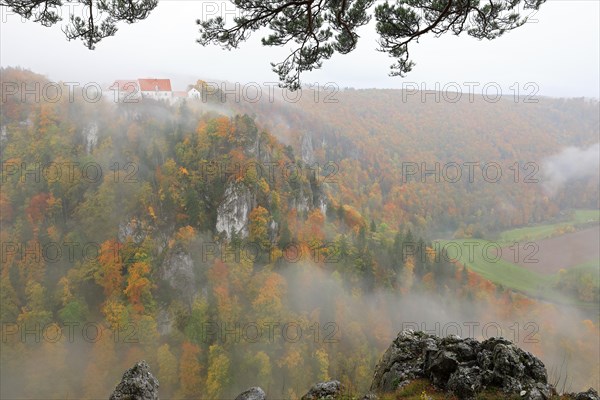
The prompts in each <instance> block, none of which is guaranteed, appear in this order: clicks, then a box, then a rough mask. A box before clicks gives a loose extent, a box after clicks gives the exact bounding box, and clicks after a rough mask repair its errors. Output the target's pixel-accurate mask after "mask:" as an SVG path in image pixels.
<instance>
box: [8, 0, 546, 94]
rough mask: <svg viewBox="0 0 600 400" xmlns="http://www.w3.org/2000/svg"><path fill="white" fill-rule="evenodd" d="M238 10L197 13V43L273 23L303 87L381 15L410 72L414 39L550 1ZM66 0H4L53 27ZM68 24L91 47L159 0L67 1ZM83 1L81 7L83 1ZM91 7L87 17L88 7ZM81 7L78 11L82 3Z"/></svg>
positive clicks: (382, 45)
mask: <svg viewBox="0 0 600 400" xmlns="http://www.w3.org/2000/svg"><path fill="white" fill-rule="evenodd" d="M231 2H232V3H233V4H234V5H235V6H236V7H237V9H238V11H239V13H238V15H237V16H236V17H235V18H233V24H228V23H227V22H228V21H226V20H225V18H223V17H222V16H217V17H215V18H209V19H207V20H204V21H202V20H197V21H196V22H197V24H198V25H199V27H200V38H199V39H197V41H198V43H200V44H201V45H203V46H206V45H209V44H218V45H220V46H222V47H223V48H225V49H233V48H237V47H238V46H239V45H240V43H241V42H243V41H245V40H247V39H248V38H249V37H250V36H251V34H252V33H253V32H255V31H257V30H259V29H261V28H267V30H268V31H269V34H268V35H267V36H266V37H264V38H262V44H263V45H264V46H287V45H289V44H292V43H293V44H294V48H293V50H292V51H291V52H290V53H289V54H288V55H287V57H285V58H284V59H283V60H281V61H279V62H275V63H271V65H272V67H273V71H274V72H276V73H277V74H278V75H279V79H280V81H281V86H283V87H287V88H289V89H291V90H296V89H298V88H300V86H301V83H300V75H301V74H302V72H305V71H311V70H313V69H318V68H320V67H321V66H322V64H323V62H324V61H325V60H328V59H330V58H331V57H332V56H333V55H334V54H335V53H339V54H348V53H350V52H351V51H353V50H354V49H355V48H356V45H357V43H358V39H359V35H358V33H357V30H358V28H360V27H362V26H363V25H366V24H367V23H369V21H370V20H371V18H372V17H373V16H374V17H375V20H376V21H377V23H376V26H375V29H376V30H377V33H378V35H379V43H378V44H379V48H378V50H380V51H383V52H386V53H388V54H389V55H390V56H391V57H393V58H395V59H396V63H394V64H393V65H392V66H391V73H390V74H391V75H392V76H395V75H399V76H403V75H404V74H406V73H407V72H410V71H411V70H412V68H413V66H414V62H413V61H412V60H411V59H410V55H409V50H408V45H409V44H410V43H411V42H416V41H418V39H419V38H421V37H422V36H424V35H427V34H433V35H435V36H438V37H439V36H441V35H443V34H445V33H453V34H455V35H460V34H461V33H465V32H466V33H467V34H468V35H470V36H473V37H475V38H477V39H489V40H491V39H495V38H497V37H499V36H501V35H503V34H504V33H506V32H507V31H510V30H512V29H515V28H518V27H520V26H521V25H523V24H524V23H525V22H527V15H524V14H526V13H527V12H528V10H529V11H532V10H538V9H539V7H540V6H541V5H542V4H543V3H545V2H546V0H489V1H481V0H393V1H391V0H390V1H388V0H385V1H375V0H270V1H267V2H265V1H263V0H231ZM63 3H67V2H66V1H63V0H0V5H2V6H5V7H8V8H10V9H11V10H12V11H13V12H15V13H17V14H19V15H21V16H22V17H24V18H27V19H30V20H33V21H34V22H38V23H40V24H42V25H44V26H51V25H54V24H56V23H57V22H59V21H60V20H61V19H62V18H61V15H62V10H61V7H62V6H63ZM68 3H69V5H70V7H69V14H70V15H69V23H68V24H67V25H66V26H64V27H63V32H64V33H65V35H66V37H67V39H68V40H75V39H79V40H82V41H83V42H84V44H85V46H86V47H87V48H89V49H91V50H93V49H94V48H95V47H96V44H97V43H98V42H100V41H101V40H102V39H104V38H106V37H109V36H113V35H114V34H115V33H116V32H117V23H119V22H126V23H130V24H131V23H135V22H138V21H140V20H143V19H145V18H146V17H147V16H148V15H149V14H150V12H151V11H152V10H153V9H154V8H155V7H156V5H157V4H158V0H77V1H68ZM77 6H80V7H77ZM82 7H83V9H84V10H86V12H85V13H83V15H87V19H86V18H82V17H81V16H80V15H82V13H81V8H82ZM78 8H79V12H78V13H77V14H75V10H77V9H78Z"/></svg>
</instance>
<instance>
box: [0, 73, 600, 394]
mask: <svg viewBox="0 0 600 400" xmlns="http://www.w3.org/2000/svg"><path fill="white" fill-rule="evenodd" d="M2 79H3V81H7V82H30V83H31V82H45V78H44V77H42V76H39V75H36V74H34V73H32V72H30V71H26V70H21V69H15V68H7V69H3V70H2ZM200 86H201V85H200ZM200 89H202V88H201V87H200ZM65 93H66V91H65ZM337 96H338V98H339V102H338V103H334V104H320V103H317V102H314V98H312V97H311V96H304V97H303V99H304V100H303V101H301V102H298V103H296V104H294V105H291V104H284V103H281V102H275V103H273V104H271V103H269V102H264V101H261V102H259V103H257V104H253V105H252V104H248V103H243V102H242V103H239V102H231V101H229V102H228V101H225V102H222V101H221V97H220V96H218V95H215V94H214V93H211V94H210V95H209V96H207V98H208V100H207V101H206V102H197V103H194V102H191V101H189V102H180V103H177V104H174V105H168V104H166V103H162V102H153V101H150V100H148V101H144V102H143V103H139V104H122V103H118V104H115V103H114V102H106V101H100V102H90V101H86V100H85V99H83V98H81V97H80V96H75V98H73V99H70V98H69V97H68V96H61V97H60V98H59V100H58V101H56V102H49V101H35V100H34V99H33V98H31V99H29V100H28V99H27V98H25V101H22V99H23V97H20V96H18V95H17V96H12V97H7V96H4V94H3V96H2V113H1V116H0V126H1V129H2V136H1V138H0V140H1V146H2V147H1V150H0V151H1V154H0V156H1V158H2V191H1V193H0V213H1V217H0V222H1V224H2V230H1V242H2V270H1V280H0V285H1V296H2V297H1V301H2V307H1V310H2V314H1V315H0V319H1V322H2V324H3V340H2V352H1V357H2V365H3V368H2V371H1V373H2V382H3V385H2V397H25V398H42V397H43V398H83V397H85V398H106V397H107V396H108V394H109V393H110V391H111V389H112V388H113V387H114V385H115V384H116V383H117V382H118V381H119V378H120V374H121V372H122V371H123V370H125V369H127V368H128V367H129V366H131V365H133V364H134V363H135V362H136V361H138V360H141V359H145V360H147V361H148V363H149V364H150V366H151V367H152V370H153V371H154V372H155V373H156V375H157V378H158V379H159V381H160V385H161V397H164V398H196V397H202V398H213V399H222V398H229V397H232V396H234V395H236V394H237V393H240V392H241V391H242V390H244V389H246V388H247V387H249V386H253V385H260V386H261V387H262V388H264V389H265V391H266V392H267V394H269V395H270V396H271V398H282V397H285V398H296V397H298V396H300V395H302V394H303V393H305V392H306V390H307V388H308V387H310V385H312V384H313V383H314V382H318V381H323V380H327V379H330V378H335V379H339V380H340V381H341V382H342V383H343V384H344V385H345V386H346V387H348V388H351V389H355V391H356V392H364V391H365V390H366V389H367V388H368V385H369V384H370V382H371V380H372V371H373V367H374V365H375V363H376V362H377V361H378V360H379V358H380V356H381V354H382V352H383V351H384V350H385V348H386V347H387V346H388V344H389V343H390V341H391V339H392V338H393V337H394V336H395V335H396V333H397V332H398V331H399V330H400V329H401V328H403V327H415V326H416V327H418V328H423V324H425V328H426V329H429V330H433V331H435V330H437V331H438V332H437V333H438V334H440V335H445V334H448V333H456V332H455V331H456V329H457V327H458V329H461V331H460V334H461V335H462V336H468V335H472V336H476V337H482V336H483V337H486V336H487V337H489V336H493V335H504V336H506V337H508V338H509V339H511V340H514V341H515V343H517V344H518V345H519V346H521V347H523V348H525V349H527V350H529V351H531V352H533V353H534V354H535V355H536V356H538V357H540V358H541V359H542V360H544V362H545V363H546V365H547V366H548V370H549V371H550V375H551V379H554V380H555V381H556V379H559V380H562V379H565V380H567V381H568V383H566V384H565V385H567V386H568V387H566V389H573V390H576V389H587V387H589V386H593V387H598V386H599V385H598V376H599V375H600V371H599V370H598V363H597V355H598V351H599V348H598V341H597V340H593V338H598V336H599V330H598V329H599V328H598V321H597V319H593V318H592V319H590V317H589V315H588V314H584V313H582V312H580V311H579V310H578V309H575V308H568V307H566V306H564V307H563V306H559V305H556V304H552V303H549V302H544V301H538V300H535V299H532V298H529V297H527V296H526V295H524V294H521V293H517V292H516V291H513V290H510V289H508V288H505V287H502V286H499V285H494V284H493V283H492V282H490V281H489V280H487V279H484V278H482V276H481V275H479V274H476V273H474V272H472V271H468V270H467V269H466V268H465V267H464V266H462V265H461V264H460V263H457V262H453V260H451V259H449V257H447V255H446V254H445V253H444V251H442V250H440V249H439V248H437V247H436V246H435V245H434V243H433V240H434V239H438V235H440V236H448V237H459V238H465V237H471V236H480V237H482V236H484V235H487V234H493V233H494V232H498V231H500V230H502V229H506V228H511V227H519V226H523V225H526V224H528V223H531V222H548V221H552V220H554V219H560V218H561V216H562V215H563V214H564V213H567V212H568V211H569V210H571V209H572V208H597V204H596V203H594V201H597V198H598V192H597V190H598V188H597V186H596V185H594V183H593V180H592V179H593V178H591V177H589V176H586V177H585V178H586V179H583V180H573V182H569V183H567V185H569V186H568V188H569V189H568V190H564V187H563V190H560V191H556V192H554V193H550V192H548V191H547V190H548V188H547V187H544V185H543V184H542V183H541V182H540V183H537V184H532V183H527V182H524V181H523V178H524V176H527V173H528V171H525V170H523V169H522V168H521V173H520V175H519V180H518V182H515V180H514V179H513V177H514V175H512V173H513V171H511V170H510V169H509V167H510V166H511V165H513V164H514V163H515V162H517V163H518V164H519V166H520V167H524V166H525V165H527V163H533V164H532V165H534V164H535V165H543V164H544V160H546V158H547V157H550V156H553V155H556V154H559V153H560V152H561V151H562V149H563V147H564V146H570V145H574V146H578V147H582V148H587V147H589V146H590V145H593V144H594V143H595V142H594V139H595V140H596V141H597V137H596V138H595V136H594V135H595V132H597V131H598V115H597V113H596V112H594V110H597V106H598V105H597V103H589V102H587V101H584V100H555V99H552V100H551V99H540V103H539V104H515V103H513V102H511V101H506V100H503V101H501V102H498V103H495V104H489V103H485V102H477V101H476V102H475V103H474V104H470V103H467V104H463V103H457V104H452V105H450V104H447V103H442V104H437V103H433V104H431V103H430V102H426V103H421V102H420V101H415V102H403V101H402V97H401V96H402V94H401V93H400V92H393V91H379V90H378V91H375V90H373V91H353V90H345V91H343V92H340V93H338V95H337ZM367 106H368V107H367ZM367 110H370V111H367ZM398 121H400V122H399V123H398ZM482 126H485V127H487V128H486V129H481V127H482ZM481 154H485V155H486V156H485V159H483V158H482V157H481ZM436 161H437V162H440V163H448V162H456V163H459V164H461V163H464V162H480V163H484V162H488V163H489V162H497V163H499V164H501V165H502V168H503V171H504V173H505V174H508V173H509V172H510V173H511V175H510V179H506V180H505V179H502V180H501V181H500V182H498V183H490V182H488V181H485V180H484V181H483V182H477V181H476V182H473V183H471V182H468V180H465V179H461V180H459V181H458V182H455V183H452V182H447V181H446V182H443V181H442V182H439V183H438V182H435V181H433V180H432V181H430V182H429V183H427V182H426V183H422V182H421V181H420V175H414V176H413V178H411V179H408V180H407V181H405V179H404V176H405V175H406V174H405V173H404V174H403V169H404V170H405V168H406V165H408V164H406V163H408V162H411V163H417V164H418V165H420V164H421V163H422V162H428V163H435V162H436ZM403 163H405V164H403ZM403 165H404V167H403ZM411 165H412V164H411ZM404 172H406V171H404ZM542 172H543V171H539V172H538V174H540V177H541V174H542ZM480 177H481V175H480V174H479V175H476V176H475V179H479V178H480ZM415 179H418V180H415ZM574 191H577V192H576V193H577V195H576V196H572V194H573V193H575V192H574ZM596 296H597V294H596ZM472 321H478V322H477V323H476V325H474V324H475V323H473V322H472ZM411 324H412V325H411ZM469 324H470V325H469ZM469 326H470V327H471V328H469V329H471V330H470V332H471V333H468V332H467V328H468V327H469ZM591 338H592V339H591ZM567 369H568V373H567V372H566V371H567ZM566 374H567V375H568V378H566V376H565V375H566ZM4 382H9V383H8V384H6V385H5V384H4ZM561 382H562V381H561ZM569 386H570V387H569Z"/></svg>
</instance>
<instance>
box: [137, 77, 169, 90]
mask: <svg viewBox="0 0 600 400" xmlns="http://www.w3.org/2000/svg"><path fill="white" fill-rule="evenodd" d="M138 82H139V83H140V89H141V90H142V91H143V92H154V91H159V92H170V91H171V80H170V79H152V78H150V79H138Z"/></svg>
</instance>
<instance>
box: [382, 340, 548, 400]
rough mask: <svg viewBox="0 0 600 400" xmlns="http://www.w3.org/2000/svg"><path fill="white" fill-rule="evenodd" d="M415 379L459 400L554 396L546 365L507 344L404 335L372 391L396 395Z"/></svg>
mask: <svg viewBox="0 0 600 400" xmlns="http://www.w3.org/2000/svg"><path fill="white" fill-rule="evenodd" d="M416 378H428V379H430V380H431V381H432V382H433V384H434V385H435V386H437V387H439V388H440V389H445V390H450V391H452V392H453V393H454V394H455V395H456V396H457V397H459V398H460V399H470V398H473V397H474V396H475V394H476V393H478V392H480V391H482V390H483V389H485V388H486V387H496V388H500V389H502V391H504V392H505V393H507V394H520V393H521V392H522V391H525V394H524V395H523V398H524V399H527V400H534V399H547V398H549V397H550V396H551V395H552V394H553V393H554V389H553V388H552V386H551V385H549V384H548V378H547V373H546V368H545V366H544V364H543V363H542V362H541V361H540V360H539V359H537V358H536V357H534V356H533V355H532V354H530V353H528V352H525V351H523V350H521V349H520V348H518V347H517V346H515V345H514V344H512V343H511V342H510V341H508V340H506V339H503V338H490V339H487V340H485V341H483V342H481V343H479V342H478V341H476V340H474V339H460V338H459V337H457V336H449V337H446V338H439V337H436V336H433V335H428V334H426V333H424V332H413V331H411V330H406V331H402V332H400V333H399V334H398V337H397V338H396V339H395V340H394V342H393V343H392V345H391V346H390V347H389V348H388V349H387V351H386V352H385V354H384V355H383V357H382V359H381V361H380V362H379V364H378V365H377V367H376V369H375V375H374V378H373V383H372V384H371V390H372V391H375V392H393V391H394V390H396V389H397V388H398V387H402V386H404V385H406V384H408V383H410V381H411V380H413V379H416Z"/></svg>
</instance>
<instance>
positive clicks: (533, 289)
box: [437, 210, 600, 305]
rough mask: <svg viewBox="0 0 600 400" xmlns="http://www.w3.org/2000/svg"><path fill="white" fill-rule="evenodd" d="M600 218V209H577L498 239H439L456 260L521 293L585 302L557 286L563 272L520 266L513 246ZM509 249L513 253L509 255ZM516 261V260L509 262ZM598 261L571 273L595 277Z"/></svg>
mask: <svg viewBox="0 0 600 400" xmlns="http://www.w3.org/2000/svg"><path fill="white" fill-rule="evenodd" d="M597 221H600V211H599V210H577V211H575V212H574V213H573V214H572V216H571V218H570V219H569V220H567V221H564V222H560V223H553V224H546V225H536V226H531V227H524V228H518V229H512V230H509V231H505V232H502V233H501V234H500V235H499V239H498V240H496V241H488V240H483V239H454V240H439V241H437V243H438V244H439V246H441V248H445V249H446V250H447V251H448V256H449V257H450V258H452V259H456V261H457V262H459V263H460V264H462V265H466V266H467V268H468V269H469V270H471V271H474V272H476V273H478V274H479V275H481V276H482V277H484V278H486V279H488V280H490V281H491V282H493V283H495V284H497V285H502V286H504V287H506V288H510V289H513V290H516V291H519V292H523V293H526V294H528V295H530V296H532V297H536V298H543V299H546V300H549V301H555V302H559V303H562V304H577V305H583V304H582V303H581V302H580V301H578V300H576V299H573V298H570V297H567V296H566V295H564V294H562V293H560V292H558V291H557V290H555V289H554V285H555V284H556V283H557V282H558V279H559V274H558V273H555V274H549V273H545V274H544V273H540V272H536V271H534V270H532V268H527V267H526V266H521V265H517V263H518V262H519V260H518V259H517V258H516V257H517V256H516V254H515V253H514V252H513V250H511V249H510V248H507V247H506V246H509V245H510V244H512V243H514V242H526V241H535V240H542V239H547V238H551V237H556V236H558V235H561V234H564V233H569V232H573V231H575V230H576V229H578V228H585V227H589V226H590V224H591V223H592V222H597ZM498 251H501V252H503V253H502V254H503V255H504V256H505V257H504V259H503V258H500V257H499V256H500V254H499V253H498ZM505 252H509V254H508V257H506V255H507V254H505ZM526 255H527V254H524V252H520V253H519V255H518V257H519V258H520V259H521V260H520V261H521V262H522V261H523V257H525V256H526ZM506 258H508V260H514V262H511V261H508V260H507V259H506ZM598 264H599V262H598V260H594V261H588V262H585V263H583V264H580V265H574V266H572V267H571V268H569V273H570V274H573V273H576V272H586V273H592V272H593V273H594V277H596V276H598V275H600V271H598ZM596 282H598V280H596Z"/></svg>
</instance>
